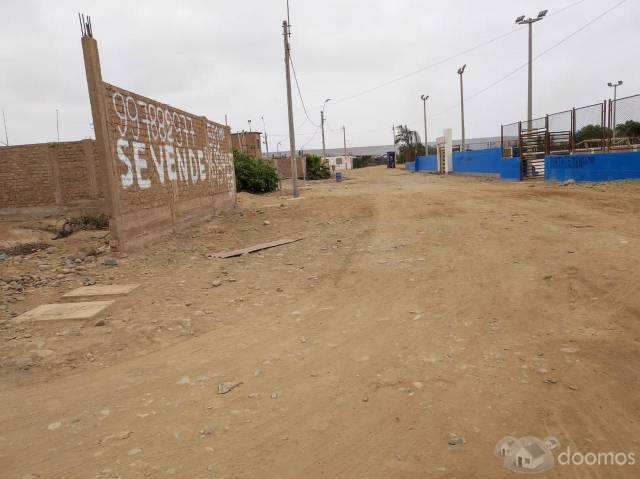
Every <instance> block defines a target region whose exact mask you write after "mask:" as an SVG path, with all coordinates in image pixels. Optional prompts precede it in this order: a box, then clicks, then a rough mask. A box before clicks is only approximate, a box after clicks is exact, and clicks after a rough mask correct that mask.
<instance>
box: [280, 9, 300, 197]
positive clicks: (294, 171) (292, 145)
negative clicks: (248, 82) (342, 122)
mask: <svg viewBox="0 0 640 479" xmlns="http://www.w3.org/2000/svg"><path fill="white" fill-rule="evenodd" d="M287 6H288V2H287ZM282 35H283V36H284V66H285V73H286V78H287V108H288V110H289V156H291V176H292V177H293V197H294V198H297V197H298V196H300V192H299V191H298V165H297V164H296V133H295V129H294V126H293V103H292V101H291V72H290V70H289V66H290V64H291V61H290V60H289V55H290V50H289V24H288V22H287V21H286V20H283V21H282Z"/></svg>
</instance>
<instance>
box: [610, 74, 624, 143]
mask: <svg viewBox="0 0 640 479" xmlns="http://www.w3.org/2000/svg"><path fill="white" fill-rule="evenodd" d="M607 85H609V86H610V87H612V88H613V118H612V121H613V125H612V126H613V139H614V140H615V139H616V110H617V109H618V105H616V100H617V99H618V87H619V86H620V85H622V80H618V81H617V82H609V83H607Z"/></svg>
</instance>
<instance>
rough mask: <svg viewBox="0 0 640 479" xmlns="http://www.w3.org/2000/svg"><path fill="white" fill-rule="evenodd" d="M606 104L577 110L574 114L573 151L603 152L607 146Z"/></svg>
mask: <svg viewBox="0 0 640 479" xmlns="http://www.w3.org/2000/svg"><path fill="white" fill-rule="evenodd" d="M605 104H606V103H605V102H602V103H595V104H593V105H589V106H583V107H582V108H575V109H574V114H573V151H574V152H580V153H585V152H590V153H594V152H596V151H603V150H604V149H605V148H606V146H607V138H608V135H607V130H606V128H605Z"/></svg>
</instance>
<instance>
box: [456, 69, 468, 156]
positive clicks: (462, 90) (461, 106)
mask: <svg viewBox="0 0 640 479" xmlns="http://www.w3.org/2000/svg"><path fill="white" fill-rule="evenodd" d="M466 67H467V65H466V63H465V64H464V65H462V66H461V67H460V68H458V75H460V119H461V123H462V143H461V145H460V151H464V150H465V142H464V88H463V86H462V74H463V73H464V69H465V68H466Z"/></svg>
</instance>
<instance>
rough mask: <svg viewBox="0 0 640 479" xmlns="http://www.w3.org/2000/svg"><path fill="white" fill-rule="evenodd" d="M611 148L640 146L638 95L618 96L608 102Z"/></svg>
mask: <svg viewBox="0 0 640 479" xmlns="http://www.w3.org/2000/svg"><path fill="white" fill-rule="evenodd" d="M609 127H610V129H609V134H610V136H611V140H610V143H609V146H610V148H611V149H616V150H619V149H632V148H637V147H638V146H640V95H633V96H628V97H626V98H620V99H618V100H615V101H611V102H610V103H609Z"/></svg>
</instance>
